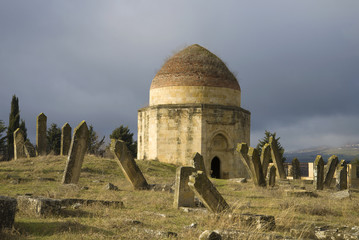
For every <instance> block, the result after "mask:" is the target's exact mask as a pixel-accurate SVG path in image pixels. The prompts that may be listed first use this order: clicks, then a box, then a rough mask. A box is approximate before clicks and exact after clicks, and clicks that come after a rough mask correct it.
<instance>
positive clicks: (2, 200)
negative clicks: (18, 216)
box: [0, 196, 17, 231]
mask: <svg viewBox="0 0 359 240" xmlns="http://www.w3.org/2000/svg"><path fill="white" fill-rule="evenodd" d="M16 205H17V201H16V199H15V198H11V197H6V196H0V231H1V229H2V228H12V226H13V224H14V220H15V212H16Z"/></svg>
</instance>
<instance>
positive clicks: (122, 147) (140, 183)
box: [111, 139, 149, 189]
mask: <svg viewBox="0 0 359 240" xmlns="http://www.w3.org/2000/svg"><path fill="white" fill-rule="evenodd" d="M111 150H112V151H113V153H114V154H115V155H116V157H117V159H118V161H117V163H118V164H119V165H120V167H121V169H122V171H123V173H124V175H125V176H126V178H127V180H128V181H130V183H131V184H132V186H133V188H134V189H148V188H149V186H148V183H147V181H146V179H145V177H144V176H143V174H142V172H141V170H140V169H139V167H138V166H137V164H136V162H135V160H134V159H133V157H132V156H131V153H130V151H129V150H128V148H127V146H126V143H125V142H124V141H121V140H117V139H111Z"/></svg>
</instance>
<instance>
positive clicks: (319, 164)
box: [313, 155, 324, 190]
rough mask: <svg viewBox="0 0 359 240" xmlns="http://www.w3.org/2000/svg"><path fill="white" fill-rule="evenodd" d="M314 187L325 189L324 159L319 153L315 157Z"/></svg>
mask: <svg viewBox="0 0 359 240" xmlns="http://www.w3.org/2000/svg"><path fill="white" fill-rule="evenodd" d="M313 168H314V171H313V173H314V181H313V184H314V188H315V189H316V190H323V181H324V161H323V158H322V156H320V155H318V156H317V157H316V158H315V161H314V164H313Z"/></svg>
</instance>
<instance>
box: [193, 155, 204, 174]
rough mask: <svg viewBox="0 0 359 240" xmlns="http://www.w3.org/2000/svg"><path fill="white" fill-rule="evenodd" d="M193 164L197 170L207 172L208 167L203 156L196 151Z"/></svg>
mask: <svg viewBox="0 0 359 240" xmlns="http://www.w3.org/2000/svg"><path fill="white" fill-rule="evenodd" d="M192 166H193V167H194V169H195V170H196V171H203V172H206V168H205V166H204V161H203V156H202V155H201V154H199V153H198V152H196V153H195V154H194V155H193V157H192Z"/></svg>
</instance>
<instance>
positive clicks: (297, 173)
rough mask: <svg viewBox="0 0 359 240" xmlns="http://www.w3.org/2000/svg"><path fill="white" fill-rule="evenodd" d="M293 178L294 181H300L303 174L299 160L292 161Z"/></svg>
mask: <svg viewBox="0 0 359 240" xmlns="http://www.w3.org/2000/svg"><path fill="white" fill-rule="evenodd" d="M292 176H293V179H300V178H301V176H302V174H301V172H300V163H299V160H298V158H294V159H293V160H292Z"/></svg>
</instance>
